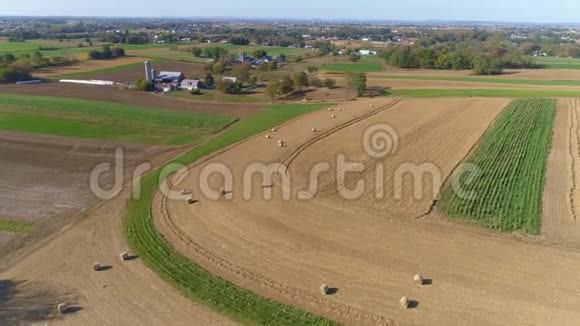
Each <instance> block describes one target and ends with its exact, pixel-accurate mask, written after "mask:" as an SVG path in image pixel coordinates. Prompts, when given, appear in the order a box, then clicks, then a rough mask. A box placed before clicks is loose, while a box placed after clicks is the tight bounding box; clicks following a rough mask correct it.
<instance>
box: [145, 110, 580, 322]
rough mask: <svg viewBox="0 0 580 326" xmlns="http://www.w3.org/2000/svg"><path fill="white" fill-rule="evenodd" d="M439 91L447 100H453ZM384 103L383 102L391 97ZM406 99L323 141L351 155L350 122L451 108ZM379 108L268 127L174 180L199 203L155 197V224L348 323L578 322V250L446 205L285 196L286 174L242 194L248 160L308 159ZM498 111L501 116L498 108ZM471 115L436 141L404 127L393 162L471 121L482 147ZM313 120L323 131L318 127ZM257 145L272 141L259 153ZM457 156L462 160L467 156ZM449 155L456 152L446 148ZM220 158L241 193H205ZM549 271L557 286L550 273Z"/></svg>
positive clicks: (246, 282)
mask: <svg viewBox="0 0 580 326" xmlns="http://www.w3.org/2000/svg"><path fill="white" fill-rule="evenodd" d="M440 101H441V106H442V107H444V106H445V105H443V102H444V100H440ZM451 101H453V100H451ZM466 101H467V102H465V103H464V105H466V106H467V107H468V108H470V109H468V110H467V111H468V112H470V113H471V114H476V112H480V111H482V112H485V111H487V110H492V111H495V112H496V114H497V113H498V112H499V111H500V110H501V108H502V105H504V104H506V103H507V101H506V100H504V101H503V102H502V101H500V100H492V101H491V102H487V105H481V104H478V103H482V102H486V100H482V99H469V100H466ZM373 102H374V103H375V104H376V105H377V107H382V106H383V105H387V104H388V103H389V100H388V99H380V100H378V99H375V100H373ZM406 102H407V100H405V101H403V102H402V103H400V104H397V105H396V106H394V107H391V108H389V109H385V110H384V111H380V112H378V113H377V114H376V115H372V116H369V117H367V118H366V119H364V120H362V121H360V122H355V123H354V124H351V125H350V126H346V127H344V128H340V129H338V130H336V135H335V134H334V133H332V132H331V134H330V135H328V136H325V137H324V136H323V137H322V138H321V139H319V140H318V142H320V143H321V144H326V146H327V147H336V149H337V150H336V153H340V149H341V148H340V146H341V144H342V143H343V142H345V143H348V140H349V139H352V136H351V137H348V135H351V133H349V129H350V128H356V127H355V126H356V125H359V126H361V128H360V129H359V137H360V134H361V133H362V129H363V128H362V126H363V125H364V124H365V123H368V122H369V121H378V122H385V118H388V119H387V121H386V122H388V121H389V119H401V120H402V119H403V118H399V117H398V116H400V115H407V112H409V111H410V112H409V113H408V114H409V116H411V115H412V114H411V113H412V112H415V113H417V114H416V115H415V120H413V121H412V122H413V123H414V122H415V121H419V122H421V121H426V122H429V121H438V119H437V118H438V117H439V118H442V117H447V114H448V113H447V111H446V109H444V108H441V109H439V110H433V111H434V112H435V113H431V114H429V115H427V116H424V114H425V112H424V111H421V110H420V109H413V108H411V107H409V104H406ZM413 102H414V101H413ZM414 103H416V105H415V106H416V107H427V106H431V105H433V104H432V103H433V100H429V101H416V102H414ZM436 103H439V102H436ZM450 106H451V107H452V108H451V109H449V110H451V111H454V110H457V111H456V114H459V115H462V116H463V117H464V119H463V120H465V118H466V116H465V115H464V114H466V113H462V112H460V110H459V109H457V108H454V106H453V105H450ZM368 107H369V102H364V101H357V102H354V103H350V104H348V105H343V106H342V109H343V110H342V111H336V110H335V111H334V112H332V113H334V114H336V115H337V118H336V119H329V114H330V112H328V111H326V110H323V111H319V112H316V113H313V114H310V115H308V116H305V117H303V118H301V119H298V120H296V121H295V122H293V123H290V124H288V125H285V126H282V127H280V128H278V130H277V131H276V133H269V134H272V135H273V136H274V137H275V138H273V139H266V137H263V136H264V135H260V136H258V137H256V138H253V139H251V140H248V141H247V142H244V143H242V144H239V145H237V146H235V147H233V148H232V149H230V150H228V151H226V152H223V153H221V154H218V155H216V156H214V157H211V158H209V160H208V161H206V162H203V163H201V164H200V165H195V166H194V167H193V168H192V170H191V171H190V174H189V175H188V176H184V177H182V178H178V179H177V180H178V184H177V185H176V187H175V188H176V189H184V188H185V189H190V190H193V194H194V195H196V194H197V195H196V196H197V198H199V199H200V201H199V202H198V203H196V204H194V205H188V204H187V203H185V202H184V201H183V200H179V201H167V200H166V199H165V198H163V197H162V196H161V195H158V196H157V197H156V199H155V205H154V210H155V211H154V216H155V223H156V225H157V226H158V228H159V229H160V231H161V232H162V233H163V235H164V236H165V237H166V238H167V239H168V240H169V241H171V242H172V243H174V245H175V248H176V249H177V250H178V251H179V252H180V253H182V254H183V255H185V256H188V257H190V258H192V259H194V260H195V261H196V262H197V263H200V264H201V265H202V266H204V267H205V268H207V269H208V270H210V271H211V272H213V273H215V274H217V275H221V276H223V277H226V278H227V279H229V280H232V281H233V282H235V283H236V284H239V285H241V286H243V287H246V288H249V289H251V290H253V291H256V292H257V293H260V294H263V295H266V296H269V297H272V298H275V299H277V300H280V301H282V302H285V303H289V304H293V305H295V306H298V307H301V308H304V309H306V310H308V311H312V312H315V313H318V314H322V315H324V316H328V317H330V318H335V319H337V320H338V321H341V322H344V323H347V324H369V325H379V324H387V325H388V324H397V323H398V322H400V323H401V324H421V325H425V324H433V325H464V324H466V323H468V324H470V325H506V324H510V325H516V324H518V325H521V324H553V325H574V324H575V323H576V321H577V320H578V318H580V315H579V313H578V312H577V310H576V309H575V308H574V307H575V306H576V305H578V304H580V298H579V297H578V296H577V295H576V293H574V292H573V291H570V290H569V289H570V287H571V286H572V287H578V286H580V278H579V277H578V275H577V273H576V272H575V269H576V268H578V267H579V265H580V263H579V262H578V261H579V258H580V256H579V255H578V254H577V253H576V252H571V251H567V250H564V249H560V248H553V247H545V246H542V245H534V244H529V243H525V242H522V241H519V240H514V239H513V238H512V237H511V236H508V235H497V234H494V235H490V234H489V233H487V232H483V231H482V230H481V229H478V228H475V227H471V226H465V225H455V224H452V223H448V222H442V221H440V220H439V218H440V217H439V216H437V215H428V216H427V218H423V219H419V220H416V219H412V218H409V217H413V216H408V217H406V216H403V217H401V218H399V217H397V216H392V215H391V214H388V213H387V214H382V215H378V214H375V213H373V207H370V208H371V210H370V212H369V210H367V209H356V207H355V208H351V207H345V206H346V205H342V206H341V205H336V203H335V202H333V201H331V202H328V201H325V200H320V199H317V198H315V199H313V200H309V201H304V200H297V199H293V200H290V201H287V200H282V198H281V194H280V188H279V186H278V184H276V185H275V186H274V189H273V192H274V193H273V198H272V199H271V200H263V199H262V196H261V191H263V183H262V181H261V180H260V179H259V178H257V179H256V180H255V182H254V183H253V184H252V185H251V189H252V190H253V191H254V194H256V195H254V196H251V197H250V199H244V198H243V196H242V193H243V188H244V187H243V186H242V185H241V183H242V182H240V180H241V179H240V178H241V175H242V174H243V171H244V170H245V167H246V166H248V164H249V163H251V162H266V163H268V162H277V161H279V160H280V159H281V158H284V157H291V156H292V153H294V152H296V151H299V152H300V154H299V155H298V156H297V158H296V160H295V162H296V163H293V165H294V166H296V164H298V163H297V162H298V161H300V160H302V159H303V158H304V157H306V158H308V157H310V156H311V155H314V154H310V155H309V154H307V153H313V152H314V151H313V150H312V151H311V149H310V148H311V147H313V146H316V144H317V143H318V142H317V141H315V142H314V144H313V145H310V146H307V149H306V150H303V151H300V148H302V146H304V145H305V144H309V143H310V141H311V140H312V139H313V138H316V139H318V138H317V137H319V136H321V135H326V132H328V131H330V130H331V129H332V128H338V127H339V126H340V125H342V124H349V121H353V120H354V119H356V117H360V116H361V115H365V114H367V113H369V109H368ZM403 108H404V109H403ZM439 111H440V112H439ZM482 114H483V113H482ZM487 114H488V116H487V119H489V120H488V121H491V119H493V114H492V113H487ZM379 117H380V118H379ZM367 119H368V120H367ZM409 119H410V118H409ZM441 120H443V119H441ZM463 120H461V119H457V120H453V119H452V121H439V125H438V124H435V123H432V124H431V126H432V128H435V129H438V130H440V131H441V132H440V133H439V134H437V135H432V137H435V138H437V139H441V141H439V142H438V143H436V144H432V145H434V146H429V144H430V143H427V144H421V143H420V142H419V141H418V140H424V141H429V140H428V139H423V138H420V139H417V140H414V141H411V140H408V141H407V142H406V141H405V137H403V136H401V138H400V152H397V153H396V154H395V155H394V156H392V157H389V158H387V159H386V160H385V162H389V160H393V159H395V160H396V159H397V156H398V155H399V154H400V155H405V153H410V152H411V150H410V149H407V150H405V149H404V147H411V148H415V149H416V150H417V151H421V148H426V149H428V148H431V151H424V156H425V157H426V158H431V159H433V160H435V162H436V163H437V153H438V152H439V147H440V146H445V144H444V140H443V139H447V138H450V139H454V138H453V135H454V133H452V132H451V130H453V132H457V131H461V132H462V133H463V134H462V135H463V136H462V137H463V138H464V140H463V141H464V142H465V143H467V142H472V144H471V145H473V144H474V143H475V141H477V137H476V136H475V135H474V134H477V133H480V134H482V133H483V131H484V130H485V126H482V125H483V123H482V122H481V121H473V120H470V119H468V121H472V122H471V123H470V124H468V123H465V121H463ZM401 123H402V121H401ZM419 124H421V123H419ZM427 125H428V124H427ZM474 125H475V126H476V127H475V128H473V126H474ZM395 126H397V127H398V128H399V129H402V130H407V129H408V130H409V131H407V132H404V131H402V132H401V134H402V135H413V134H414V133H413V132H412V131H413V128H412V127H410V126H407V125H400V126H399V125H397V124H395ZM451 126H454V127H453V128H450V127H451ZM312 127H317V128H318V129H319V130H320V132H319V133H315V134H313V133H312V132H311V128H312ZM446 129H447V130H449V131H450V132H449V133H448V132H445V130H446ZM425 132H427V133H429V130H428V129H426V130H425ZM343 133H344V136H345V137H344V138H343V137H342V135H343ZM352 134H354V132H353V133H352ZM415 134H416V135H420V133H419V132H416V133H415ZM331 137H335V138H331ZM425 138H427V137H425ZM457 138H461V137H460V136H457ZM276 139H284V140H285V142H286V143H287V146H286V147H284V148H278V146H276ZM330 139H332V141H330ZM353 146H356V148H355V147H352V148H347V150H348V151H347V152H350V151H352V152H353V153H356V151H360V149H358V147H360V143H359V142H358V141H357V142H353ZM321 147H322V146H320V147H317V148H319V149H320V148H321ZM465 147H466V149H461V151H465V152H467V151H468V149H469V148H467V147H469V146H465ZM252 148H261V149H262V150H261V151H258V152H256V151H253V150H251V149H252ZM268 148H271V149H268ZM343 149H344V148H343ZM407 151H409V152H407ZM458 151H460V150H458ZM327 152H330V150H327ZM316 155H318V153H316ZM454 155H455V154H454ZM457 156H458V158H455V160H456V162H455V163H457V161H459V160H461V157H460V155H457ZM359 159H363V158H359ZM443 160H444V161H445V162H448V161H451V159H448V158H446V157H445V158H443ZM214 162H221V163H224V164H226V165H227V166H228V167H229V168H230V169H231V170H232V172H233V175H234V178H235V180H237V182H235V184H234V187H233V188H232V191H233V192H232V197H233V199H232V200H227V199H220V200H217V201H213V200H209V199H207V198H205V197H204V196H202V195H201V193H200V191H199V185H198V183H197V182H196V181H195V180H197V179H196V175H198V173H199V172H200V170H201V169H202V168H203V167H204V166H207V165H208V164H210V163H214ZM445 164H447V163H445ZM445 164H443V165H444V166H445ZM209 185H210V186H211V187H212V188H213V189H219V188H220V187H223V181H221V180H220V178H219V177H215V178H214V177H211V178H210V179H209ZM411 212H412V211H411ZM412 213H413V212H412ZM570 266H574V268H570ZM418 272H420V273H421V274H423V275H427V276H428V277H429V278H432V280H433V281H432V284H431V285H430V286H427V287H416V286H414V285H413V284H412V279H413V275H415V274H417V273H418ZM548 278H549V279H550V280H551V281H550V284H549V285H547V284H546V282H545V280H546V279H548ZM320 284H329V285H331V286H333V287H334V286H335V287H336V288H337V292H336V294H334V295H333V296H332V297H329V298H325V297H321V295H320V289H319V287H320ZM402 295H405V296H408V297H409V298H411V299H413V300H416V301H417V302H418V303H417V304H418V306H417V307H416V308H415V309H414V310H410V311H409V310H403V309H401V308H400V306H399V299H400V298H401V296H402ZM514 309H515V310H514Z"/></svg>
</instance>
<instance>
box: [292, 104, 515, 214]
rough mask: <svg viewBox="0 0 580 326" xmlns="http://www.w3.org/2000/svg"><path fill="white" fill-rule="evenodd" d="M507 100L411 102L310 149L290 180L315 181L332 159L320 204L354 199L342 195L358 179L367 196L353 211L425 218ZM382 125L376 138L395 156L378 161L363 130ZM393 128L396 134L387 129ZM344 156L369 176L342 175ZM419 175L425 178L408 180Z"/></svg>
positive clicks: (354, 202) (353, 202)
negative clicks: (340, 158) (319, 169)
mask: <svg viewBox="0 0 580 326" xmlns="http://www.w3.org/2000/svg"><path fill="white" fill-rule="evenodd" d="M427 103H428V104H427ZM507 103H508V102H507V101H506V100H504V99H490V100H471V99H454V100H453V99H451V100H449V99H437V100H433V101H429V102H426V101H425V100H406V101H403V103H401V104H399V105H397V106H396V107H395V108H393V109H390V110H386V111H384V112H381V113H379V114H377V115H376V116H374V117H373V118H372V119H367V120H365V121H361V122H360V123H357V124H355V125H353V126H350V127H348V128H345V129H343V130H341V131H340V132H337V133H334V134H332V135H330V136H328V138H326V139H324V141H320V142H317V143H315V144H313V145H312V146H310V147H308V148H307V149H306V150H305V151H304V152H302V153H301V154H300V156H299V157H298V158H297V159H296V160H295V161H294V162H292V165H291V166H290V172H291V173H290V175H291V176H292V177H297V178H298V179H299V180H308V176H309V173H310V171H311V170H312V168H313V167H314V166H315V165H316V164H317V163H319V162H329V163H330V171H329V172H326V173H324V174H321V175H320V177H319V180H318V184H319V189H320V193H319V197H320V199H329V200H331V201H333V202H334V201H336V202H337V204H338V205H340V203H341V202H344V201H345V199H346V198H344V197H342V196H341V193H345V194H346V193H347V192H348V191H349V190H352V189H355V188H356V186H357V182H359V180H364V182H365V187H364V191H362V192H361V194H360V195H359V196H357V197H356V199H354V198H353V200H350V201H348V203H347V204H346V205H345V206H347V207H357V206H358V207H361V208H363V209H366V210H372V212H374V213H376V214H377V215H388V216H419V215H422V214H425V213H427V212H428V211H429V209H430V207H431V205H432V203H433V200H434V199H435V197H436V196H437V194H438V189H439V188H440V187H441V185H442V182H443V180H444V179H445V178H446V176H447V175H449V174H450V173H451V171H452V170H453V169H454V168H455V166H456V165H457V164H458V162H460V161H462V160H463V158H464V157H465V156H466V155H467V153H468V152H469V151H470V149H471V148H472V146H473V144H475V143H476V142H477V141H478V139H479V138H480V137H481V135H482V134H483V132H484V131H485V130H486V129H487V127H488V126H489V124H490V122H491V121H493V119H494V118H495V117H496V115H497V114H498V113H499V112H500V111H501V110H502V109H503V107H504V106H505V105H506V104H507ZM403 113H404V114H403ZM418 117H421V118H420V119H418ZM382 124H386V126H383V125H382ZM375 126H378V129H376V131H375V132H374V133H373V135H375V134H376V137H384V138H381V140H384V141H388V142H391V143H392V148H391V150H392V151H393V152H392V153H390V152H389V153H386V155H387V156H385V157H382V156H381V157H378V158H373V157H371V156H369V155H367V153H366V150H369V149H370V148H372V147H369V146H373V145H372V144H367V143H366V142H370V141H371V140H370V139H369V140H366V141H365V140H363V134H362V132H363V131H365V130H369V131H370V130H372V129H371V128H375ZM388 126H390V127H391V128H392V129H390V130H389V129H385V128H388ZM363 142H365V143H363ZM330 144H333V145H332V146H330ZM365 146H367V147H365ZM435 148H436V149H437V150H436V151H435V150H434V149H435ZM337 153H341V154H343V155H344V158H345V161H346V162H356V163H357V164H361V168H362V171H356V172H351V173H348V174H347V175H345V176H344V177H338V178H337V175H339V171H338V168H337V164H338V162H337ZM377 167H378V168H380V170H381V171H382V172H381V173H382V174H383V177H382V178H381V182H380V184H379V185H375V179H377V172H376V169H377ZM412 173H418V174H417V175H414V176H410V175H406V174H412ZM398 178H400V180H398ZM421 180H422V181H421ZM420 182H422V184H420ZM414 185H415V186H414ZM414 188H420V189H414ZM415 190H416V191H418V192H416V191H415Z"/></svg>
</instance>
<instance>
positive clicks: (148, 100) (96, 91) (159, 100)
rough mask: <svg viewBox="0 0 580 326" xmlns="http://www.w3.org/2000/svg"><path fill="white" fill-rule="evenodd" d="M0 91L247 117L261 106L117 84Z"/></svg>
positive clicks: (11, 87) (51, 85) (46, 85)
mask: <svg viewBox="0 0 580 326" xmlns="http://www.w3.org/2000/svg"><path fill="white" fill-rule="evenodd" d="M0 93H13V94H22V95H42V96H57V97H72V98H82V99H85V100H95V101H109V102H113V103H119V104H129V105H135V106H141V107H144V108H155V109H159V108H162V109H168V110H174V111H181V112H202V113H211V114H223V115H230V116H235V117H247V116H249V115H252V114H254V113H256V112H258V111H260V109H261V108H262V105H261V104H222V103H207V102H206V103H195V102H190V101H185V100H179V99H173V98H171V97H167V96H164V95H160V94H153V93H144V92H137V91H129V90H124V89H119V88H116V87H109V86H94V85H78V84H62V83H42V84H30V85H0Z"/></svg>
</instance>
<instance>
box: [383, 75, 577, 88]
mask: <svg viewBox="0 0 580 326" xmlns="http://www.w3.org/2000/svg"><path fill="white" fill-rule="evenodd" d="M376 77H377V76H373V78H376ZM380 78H388V79H402V80H437V81H439V80H442V81H460V82H470V83H490V84H511V85H542V86H580V80H538V79H507V78H493V77H450V76H380Z"/></svg>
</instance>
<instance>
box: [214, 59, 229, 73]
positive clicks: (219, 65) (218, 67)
mask: <svg viewBox="0 0 580 326" xmlns="http://www.w3.org/2000/svg"><path fill="white" fill-rule="evenodd" d="M211 71H212V72H213V73H214V74H218V75H221V74H223V73H224V71H226V64H225V63H224V62H222V61H219V62H216V63H214V64H213V65H212V66H211Z"/></svg>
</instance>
